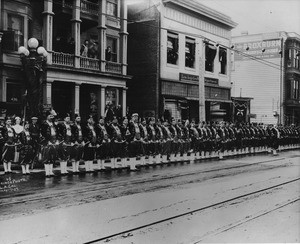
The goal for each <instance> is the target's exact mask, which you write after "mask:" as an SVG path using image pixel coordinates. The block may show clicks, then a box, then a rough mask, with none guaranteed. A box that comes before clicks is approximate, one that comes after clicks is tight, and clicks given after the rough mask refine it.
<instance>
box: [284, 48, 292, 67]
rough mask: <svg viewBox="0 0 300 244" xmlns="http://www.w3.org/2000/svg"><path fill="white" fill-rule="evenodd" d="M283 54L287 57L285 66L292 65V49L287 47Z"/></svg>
mask: <svg viewBox="0 0 300 244" xmlns="http://www.w3.org/2000/svg"><path fill="white" fill-rule="evenodd" d="M285 55H286V57H287V67H291V66H292V50H291V49H287V50H286V53H285Z"/></svg>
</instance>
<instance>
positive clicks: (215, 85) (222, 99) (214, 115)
mask: <svg viewBox="0 0 300 244" xmlns="http://www.w3.org/2000/svg"><path fill="white" fill-rule="evenodd" d="M204 82H205V88H204V89H205V113H206V120H207V121H230V120H231V103H232V101H231V99H230V88H228V87H220V86H219V80H218V79H214V78H208V77H205V78H204Z"/></svg>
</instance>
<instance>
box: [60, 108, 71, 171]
mask: <svg viewBox="0 0 300 244" xmlns="http://www.w3.org/2000/svg"><path fill="white" fill-rule="evenodd" d="M63 119H64V122H63V123H60V124H59V125H58V132H59V138H60V141H61V145H60V154H61V155H60V156H61V161H60V171H61V175H63V176H64V175H67V174H68V171H67V165H68V162H74V161H75V150H74V147H73V146H74V143H73V141H74V138H73V135H72V128H71V124H70V123H71V121H70V114H68V113H67V114H66V115H65V116H64V118H63Z"/></svg>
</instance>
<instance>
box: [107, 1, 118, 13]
mask: <svg viewBox="0 0 300 244" xmlns="http://www.w3.org/2000/svg"><path fill="white" fill-rule="evenodd" d="M106 14H108V15H112V16H115V17H117V16H118V4H117V0H108V1H107V3H106Z"/></svg>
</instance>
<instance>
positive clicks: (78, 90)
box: [74, 83, 81, 114]
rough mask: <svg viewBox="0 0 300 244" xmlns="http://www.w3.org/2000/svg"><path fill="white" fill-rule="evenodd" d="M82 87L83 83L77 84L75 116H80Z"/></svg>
mask: <svg viewBox="0 0 300 244" xmlns="http://www.w3.org/2000/svg"><path fill="white" fill-rule="evenodd" d="M80 85H81V83H75V92H74V114H80Z"/></svg>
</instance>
